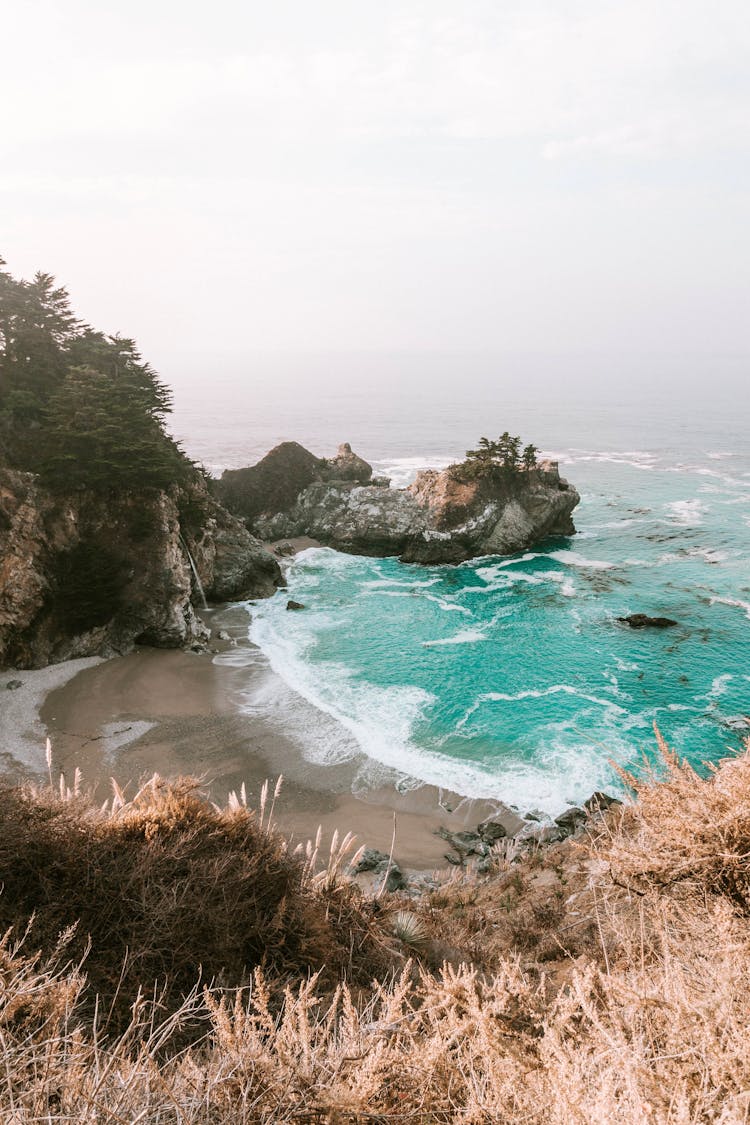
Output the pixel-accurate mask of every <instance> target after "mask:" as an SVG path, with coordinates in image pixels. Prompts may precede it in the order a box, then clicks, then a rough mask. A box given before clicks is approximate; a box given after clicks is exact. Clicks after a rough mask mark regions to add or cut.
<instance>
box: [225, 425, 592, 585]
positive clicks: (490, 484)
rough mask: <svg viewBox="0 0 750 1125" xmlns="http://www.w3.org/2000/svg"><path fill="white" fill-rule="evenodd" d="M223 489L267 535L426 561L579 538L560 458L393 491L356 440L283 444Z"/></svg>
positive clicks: (228, 476)
mask: <svg viewBox="0 0 750 1125" xmlns="http://www.w3.org/2000/svg"><path fill="white" fill-rule="evenodd" d="M215 488H216V493H217V495H218V497H219V499H220V500H221V501H222V503H224V504H225V505H226V506H227V507H228V508H229V509H230V510H231V511H233V512H235V513H236V514H237V515H238V516H241V517H242V518H243V519H244V520H245V521H246V523H247V526H248V528H249V529H250V530H251V531H252V532H253V533H254V534H255V535H257V536H258V537H259V538H260V539H263V540H265V541H278V540H281V539H286V538H295V537H298V536H309V537H311V538H313V539H316V540H318V541H319V542H320V543H323V544H325V545H326V546H330V547H333V548H335V549H337V550H340V551H347V552H349V553H352V554H362V555H375V556H386V555H398V556H399V557H400V558H401V560H402V561H403V562H419V563H457V562H462V561H463V560H465V559H469V558H473V557H475V556H478V555H493V554H497V555H505V554H512V553H514V552H516V551H522V550H525V549H527V548H529V547H532V546H534V545H535V544H537V543H539V542H540V541H542V540H543V539H546V538H548V537H549V536H557V535H573V534H575V527H574V524H573V520H572V512H573V509H574V508H575V507H576V505H577V504H578V503H579V500H580V496H579V494H578V492H577V491H576V489H575V488H574V487H573V486H572V485H571V484H569V483H568V481H566V480H565V479H564V478H562V477H561V476H560V473H559V470H558V466H557V462H555V461H542V462H540V463H539V464H536V465H534V466H533V467H528V468H523V467H519V468H516V469H512V470H510V469H507V468H505V467H503V466H501V465H498V464H495V463H487V464H481V463H478V462H470V461H466V462H462V463H460V464H456V465H451V466H449V467H448V468H447V469H444V470H442V471H438V470H435V469H428V470H425V471H423V472H420V473H418V474H417V478H416V480H415V481H414V483H413V484H412V485H410V486H409V487H408V488H402V489H397V488H392V487H391V486H390V482H389V481H388V480H387V479H385V478H373V474H372V467H371V466H370V465H369V464H368V463H367V462H366V461H364V460H363V459H362V458H361V457H358V456H357V454H355V453H353V452H352V449H351V446H350V445H349V444H348V443H345V444H344V445H341V446H340V447H339V450H338V453H337V455H336V457H334V458H332V459H330V460H326V459H322V458H318V457H315V456H314V455H313V454H312V453H310V452H309V451H308V450H306V449H304V448H303V446H301V445H299V444H297V443H296V442H283V443H282V444H281V445H278V446H276V448H275V449H272V450H271V452H270V453H268V454H267V455H266V456H265V457H264V458H263V459H262V460H261V461H259V462H258V464H257V465H253V466H250V467H249V468H244V469H236V470H227V471H226V472H225V473H224V474H223V475H222V477H221V479H220V480H219V481H217V482H216V485H215Z"/></svg>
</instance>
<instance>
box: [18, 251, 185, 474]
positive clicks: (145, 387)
mask: <svg viewBox="0 0 750 1125" xmlns="http://www.w3.org/2000/svg"><path fill="white" fill-rule="evenodd" d="M4 265H5V263H4V262H3V260H2V259H0V450H2V456H3V457H4V459H6V460H7V461H8V463H9V464H11V465H13V466H14V467H15V468H19V469H26V470H30V471H32V472H37V473H40V474H41V476H42V477H43V478H45V480H46V481H47V483H48V484H49V485H50V486H51V487H55V488H61V489H68V488H88V489H92V490H94V491H100V492H101V491H112V490H123V489H134V490H139V489H159V488H166V487H168V486H169V485H170V484H172V483H173V482H174V481H176V480H183V479H185V477H186V476H187V475H188V474H190V473H191V472H192V471H193V470H192V466H191V464H190V462H189V461H188V460H187V458H186V457H185V456H184V454H183V453H182V451H181V450H180V448H179V446H178V445H177V443H176V442H174V441H173V440H172V438H171V437H169V436H168V434H167V433H166V431H165V428H164V421H165V418H166V416H167V415H168V413H169V411H170V410H171V395H170V392H169V390H168V388H167V387H166V386H165V385H164V384H163V383H161V382H160V380H159V379H158V378H157V376H156V373H155V372H154V371H153V369H152V368H151V367H150V366H149V365H148V364H147V363H145V362H144V360H143V359H142V357H141V355H140V353H139V351H138V349H137V347H136V344H135V342H134V341H133V340H130V339H127V338H124V337H121V336H118V335H113V336H110V335H107V334H105V333H103V332H98V331H96V330H94V329H93V328H91V327H90V326H89V325H88V324H85V323H83V322H82V321H80V320H78V318H77V317H76V316H75V314H74V312H73V310H72V309H71V306H70V298H69V296H68V293H67V290H66V289H64V288H62V287H60V286H58V285H57V284H56V282H55V279H54V278H53V277H52V276H51V275H50V274H46V273H37V274H36V275H35V277H34V278H33V280H31V281H22V280H17V279H16V278H13V277H12V276H11V275H10V274H9V273H8V272H7V271H6V270H5V269H3V267H4Z"/></svg>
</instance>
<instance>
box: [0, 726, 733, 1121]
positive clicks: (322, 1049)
mask: <svg viewBox="0 0 750 1125" xmlns="http://www.w3.org/2000/svg"><path fill="white" fill-rule="evenodd" d="M662 755H663V761H664V770H663V771H662V778H661V780H658V781H657V780H656V779H655V778H645V779H642V780H640V781H639V782H638V783H635V782H633V785H634V789H635V791H636V797H637V799H636V801H634V802H633V803H632V804H631V805H628V806H625V807H624V808H622V809H621V810H619V811H618V812H615V813H610V814H608V816H607V817H606V818H603V819H599V820H596V821H592V823H591V825H590V829H589V834H588V837H587V838H585V839H584V840H583V841H580V840H578V841H566V842H565V843H564V844H561V845H557V846H555V847H552V848H549V849H545V850H543V851H541V852H539V853H537V854H535V855H531V856H528V855H527V856H525V857H521V858H520V859H519V858H518V857H513V855H512V853H511V852H510V851H507V852H506V854H505V855H502V854H500V855H499V856H498V861H497V870H496V872H495V873H494V875H493V876H492V877H491V878H490V879H489V880H487V881H485V882H481V883H480V882H478V881H476V880H472V879H471V878H469V879H467V880H464V881H459V880H458V879H456V880H455V881H454V882H452V883H451V884H449V885H447V886H445V887H443V888H442V889H441V890H439V891H437V892H435V893H434V894H432V895H430V896H425V897H424V898H423V899H422V900H420V901H419V902H417V903H414V902H409V903H407V902H406V901H405V900H403V899H399V898H397V897H396V896H393V897H392V898H391V899H390V900H384V908H383V909H382V910H381V911H380V912H379V913H377V914H375V915H374V914H373V912H372V908H371V904H370V903H368V902H367V901H366V900H364V899H362V898H361V897H360V896H359V892H358V891H357V890H356V888H353V887H352V885H351V884H350V883H348V882H347V881H346V879H345V878H344V877H343V875H342V865H343V862H344V858H343V853H342V850H341V849H339V848H338V846H335V847H334V849H333V855H332V857H331V860H330V862H329V863H328V864H327V866H326V865H323V869H322V870H318V867H319V866H320V865H319V864H318V865H316V862H315V858H314V856H313V855H311V854H309V855H307V856H305V855H294V854H290V852H289V850H288V849H287V847H286V845H285V844H284V841H283V840H282V839H281V838H280V837H278V836H277V835H276V834H275V833H274V831H273V829H272V828H269V826H268V824H267V823H266V824H263V823H262V821H261V818H260V817H256V816H254V815H253V814H252V813H251V812H250V811H248V810H247V808H245V806H244V804H243V802H242V801H241V800H237V799H234V800H233V802H231V804H230V806H229V807H227V808H226V809H223V810H218V809H216V808H215V807H214V806H212V805H211V804H210V803H208V802H207V801H206V800H204V799H203V798H201V797H200V795H199V793H198V792H197V791H196V789H195V787H194V786H192V785H191V784H188V783H180V784H178V785H171V786H168V785H164V784H163V783H159V782H154V783H152V784H150V785H149V786H147V787H146V788H145V789H144V790H142V791H141V793H140V794H139V795H138V797H137V798H136V799H135V800H134V801H133V802H130V803H122V802H121V801H116V802H115V808H114V809H113V808H112V807H110V808H108V809H107V810H105V811H94V810H92V809H90V808H89V807H88V806H87V805H86V804H85V803H84V802H83V801H82V800H81V799H80V798H78V797H76V796H75V795H70V799H65V798H67V797H68V794H67V793H66V794H64V797H63V798H59V797H58V798H54V797H52V796H51V794H50V793H49V792H46V793H41V792H37V791H31V790H28V789H25V790H18V789H15V790H12V789H8V790H6V791H5V792H4V793H3V800H2V810H3V811H2V823H1V824H0V878H1V879H2V880H3V882H4V883H5V891H4V893H3V894H2V896H0V918H1V919H2V920H3V922H4V924H5V925H7V926H8V927H11V926H12V927H13V930H12V933H9V934H8V935H6V938H5V940H4V942H3V944H2V947H1V948H0V1047H1V1049H2V1056H3V1067H2V1069H1V1070H0V1120H2V1121H3V1122H4V1123H6V1122H7V1123H9V1125H10V1123H13V1125H22V1123H27V1122H40V1123H41V1122H55V1123H58V1122H76V1123H83V1125H85V1123H93V1122H127V1123H133V1125H134V1123H136V1122H138V1123H144V1125H147V1123H148V1125H151V1123H157V1122H158V1123H165V1125H166V1123H169V1125H198V1123H201V1125H209V1123H211V1125H230V1123H231V1125H238V1123H243V1122H308V1123H313V1122H320V1123H323V1122H327V1123H330V1125H334V1123H338V1125H344V1123H349V1122H363V1123H364V1122H391V1121H394V1122H397V1121H400V1122H415V1123H416V1122H424V1123H427V1122H454V1121H457V1122H473V1123H496V1122H497V1123H505V1122H508V1123H512V1122H519V1123H520V1122H530V1123H540V1125H541V1123H545V1125H546V1123H559V1125H563V1123H565V1125H571V1123H580V1125H590V1123H598V1122H605V1123H609V1122H625V1123H640V1122H649V1123H651V1122H658V1123H660V1125H667V1123H670V1125H672V1123H673V1125H691V1123H694V1122H695V1123H697V1122H715V1123H717V1125H719V1123H720V1125H735V1123H739V1122H746V1121H748V1120H750V746H749V747H748V753H746V754H744V755H743V756H741V757H738V758H736V759H733V760H730V761H728V762H727V763H725V764H724V765H723V766H722V767H721V768H720V769H718V770H717V771H715V772H714V773H713V774H712V775H711V776H710V777H709V778H707V779H701V778H699V777H698V776H696V774H695V773H694V772H693V771H692V770H691V769H690V768H689V767H687V766H685V765H683V764H681V763H680V762H678V761H677V760H676V759H675V758H674V757H673V756H672V755H671V754H670V753H669V751H668V750H667V748H666V747H664V746H663V745H662ZM345 850H346V849H345V848H344V851H345ZM21 864H22V865H23V866H22V867H21V866H20V865H21ZM222 888H224V889H222ZM109 896H111V898H112V899H113V900H114V901H110V897H109ZM32 911H33V912H35V917H34V920H33V922H32V923H31V925H30V927H29V928H28V932H26V933H25V929H26V923H27V920H28V915H29V914H30V913H31V912H32ZM76 918H80V919H81V920H82V921H81V923H80V924H79V925H78V927H77V929H76V930H75V932H74V933H73V934H70V933H69V932H66V927H67V926H69V924H70V923H71V922H72V921H74V920H75V919H76ZM118 927H120V928H121V929H117V928H118ZM394 928H395V930H396V932H397V933H398V934H399V935H400V936H399V937H394V936H393V931H394ZM24 933H25V936H24ZM88 934H90V935H91V948H90V950H89V951H88V953H87V955H86V956H85V958H84V959H83V960H82V963H80V964H79V961H80V958H81V957H82V955H83V953H85V950H84V949H83V943H84V942H85V941H86V940H87V939H86V935H88ZM76 943H78V944H76ZM37 950H39V951H40V952H36V951H37ZM408 953H411V954H412V955H413V960H406V956H407V954H408ZM71 957H73V958H74V960H73V961H71ZM441 962H442V963H441ZM123 966H124V968H123ZM199 968H202V980H203V984H198V983H197V982H198V978H199ZM370 978H376V979H374V980H373V983H372V984H371V986H369V987H367V988H363V987H362V985H363V982H364V981H365V979H368V980H369V979H370ZM138 983H140V984H141V985H142V988H143V991H142V994H141V995H140V996H139V995H138V989H137V984H138ZM192 986H194V987H192ZM96 993H98V994H99V999H98V1001H95V995H96Z"/></svg>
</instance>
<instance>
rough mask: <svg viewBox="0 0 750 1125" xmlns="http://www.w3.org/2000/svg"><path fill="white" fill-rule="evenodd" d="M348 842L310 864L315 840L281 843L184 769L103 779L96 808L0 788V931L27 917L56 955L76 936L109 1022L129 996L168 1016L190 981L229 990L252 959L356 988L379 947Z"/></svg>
mask: <svg viewBox="0 0 750 1125" xmlns="http://www.w3.org/2000/svg"><path fill="white" fill-rule="evenodd" d="M350 845H351V838H349V839H347V840H345V841H343V842H342V844H341V846H340V845H339V842H338V840H337V839H334V841H333V843H332V846H331V853H330V856H329V857H328V862H327V864H325V865H324V869H323V871H322V872H318V867H319V866H320V864H319V862H318V860H319V857H318V856H317V854H316V850H315V848H313V847H312V846H310V847H309V848H308V851H307V853H301V854H300V852H299V851H297V852H295V853H292V852H290V850H289V849H288V847H287V844H286V841H285V840H284V839H283V837H281V836H280V835H279V834H278V833H276V832H275V831H274V830H273V829H272V828H270V827H269V826H268V825H264V824H263V821H262V815H261V816H260V817H259V816H257V815H256V814H255V813H254V812H253V811H252V810H250V809H248V808H247V807H246V805H245V803H244V797H238V796H237V795H234V794H233V795H232V796H231V798H230V801H229V803H228V805H227V807H226V808H225V809H219V808H217V807H216V806H214V805H213V804H211V803H210V802H209V801H208V800H207V799H206V798H205V797H203V796H202V795H201V793H200V789H199V786H198V784H197V782H195V781H194V780H191V779H181V780H179V781H176V782H172V783H169V784H168V783H166V782H164V781H163V780H161V779H160V778H158V777H154V778H152V779H151V781H149V782H148V784H146V785H145V786H144V787H143V788H142V789H141V790H140V791H139V792H138V793H137V794H136V795H135V797H134V798H133V799H132V800H130V801H125V799H124V797H123V795H122V793H121V792H120V791H119V790H118V789H116V791H115V797H114V799H113V801H112V803H111V804H108V806H107V807H105V808H104V809H94V808H92V807H91V806H90V805H89V804H88V803H87V801H86V800H85V798H83V797H82V796H80V795H77V793H76V792H75V790H74V792H72V793H71V792H70V791H68V790H66V789H65V787H64V785H63V787H62V790H61V792H60V794H59V795H58V793H57V792H56V791H55V790H53V789H51V788H50V789H48V790H39V789H36V788H33V787H28V786H27V787H15V786H5V787H1V788H0V881H1V882H2V894H0V933H2V932H3V931H4V930H6V929H9V928H12V929H13V932H14V934H16V935H18V934H20V933H22V932H23V930H24V929H25V928H26V926H27V925H30V933H29V942H30V943H31V945H32V946H33V947H34V948H37V949H39V950H40V951H41V952H42V953H43V955H44V956H49V955H50V954H51V953H52V951H53V950H54V949H55V948H56V947H57V944H58V941H59V935H60V934H61V933H62V932H64V931H68V930H70V931H71V932H70V934H69V937H68V940H67V950H68V955H69V956H71V957H73V958H75V959H79V958H81V957H82V956H83V954H84V952H85V951H86V950H87V949H88V947H89V946H90V951H89V952H88V955H87V956H86V962H85V971H86V977H87V981H88V989H87V991H86V994H85V999H87V1000H88V1002H89V1003H90V1004H93V1003H94V1001H95V998H98V1004H99V1007H100V1010H101V1011H106V1013H107V1019H108V1021H109V1022H108V1027H109V1028H110V1029H111V1030H120V1029H122V1027H123V1026H125V1025H126V1024H127V1023H128V1021H129V1019H130V1011H131V1007H132V1005H133V1003H134V1002H135V1001H136V999H137V998H138V997H139V995H143V994H145V995H147V996H148V995H153V994H154V990H156V991H157V992H158V994H159V996H160V1004H161V1007H162V1010H164V1011H167V1012H169V1011H172V1010H174V1009H176V1008H177V1007H179V1006H180V1004H181V1002H182V998H183V997H184V996H185V995H187V994H188V993H190V991H191V990H192V989H193V988H194V987H195V986H196V984H197V982H198V981H199V979H202V980H203V981H205V982H208V983H219V984H221V985H225V986H229V987H238V986H240V985H242V984H244V983H246V981H247V980H248V979H249V973H250V972H251V970H252V969H253V968H255V967H256V966H262V967H264V968H265V969H266V970H268V971H269V972H272V973H273V974H274V975H275V976H280V977H288V978H290V979H296V978H297V977H298V976H299V975H300V974H302V975H304V974H306V973H309V972H317V971H321V972H322V974H323V980H324V982H325V983H328V984H330V985H332V986H334V985H335V984H337V983H338V981H339V980H340V979H344V978H346V979H349V980H350V981H354V982H359V983H364V984H369V981H370V978H371V975H372V973H373V972H374V971H375V972H377V971H380V972H386V971H387V968H388V966H389V964H390V963H391V961H392V957H391V955H390V953H389V951H388V949H387V948H386V945H385V943H384V942H383V940H382V938H381V937H380V935H379V931H378V930H376V928H375V926H374V923H373V920H372V917H371V914H370V912H369V911H367V910H366V909H364V907H363V903H362V901H361V899H360V898H359V896H358V894H357V891H356V889H355V888H353V887H352V886H351V884H350V883H348V882H347V881H346V880H345V879H343V878H342V877H341V874H340V870H341V867H342V865H343V863H344V862H345V860H346V859H347V858H348V853H349V851H350V850H351V847H350Z"/></svg>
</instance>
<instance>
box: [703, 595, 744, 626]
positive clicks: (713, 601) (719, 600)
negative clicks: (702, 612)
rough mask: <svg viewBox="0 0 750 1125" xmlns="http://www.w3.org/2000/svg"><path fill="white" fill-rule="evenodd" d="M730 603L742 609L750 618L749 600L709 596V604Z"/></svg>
mask: <svg viewBox="0 0 750 1125" xmlns="http://www.w3.org/2000/svg"><path fill="white" fill-rule="evenodd" d="M717 604H718V605H731V606H735V607H736V608H737V609H744V611H745V616H746V617H747V618H748V620H750V602H743V601H742V600H741V599H740V598H720V597H718V596H716V597H713V598H709V605H717Z"/></svg>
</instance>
